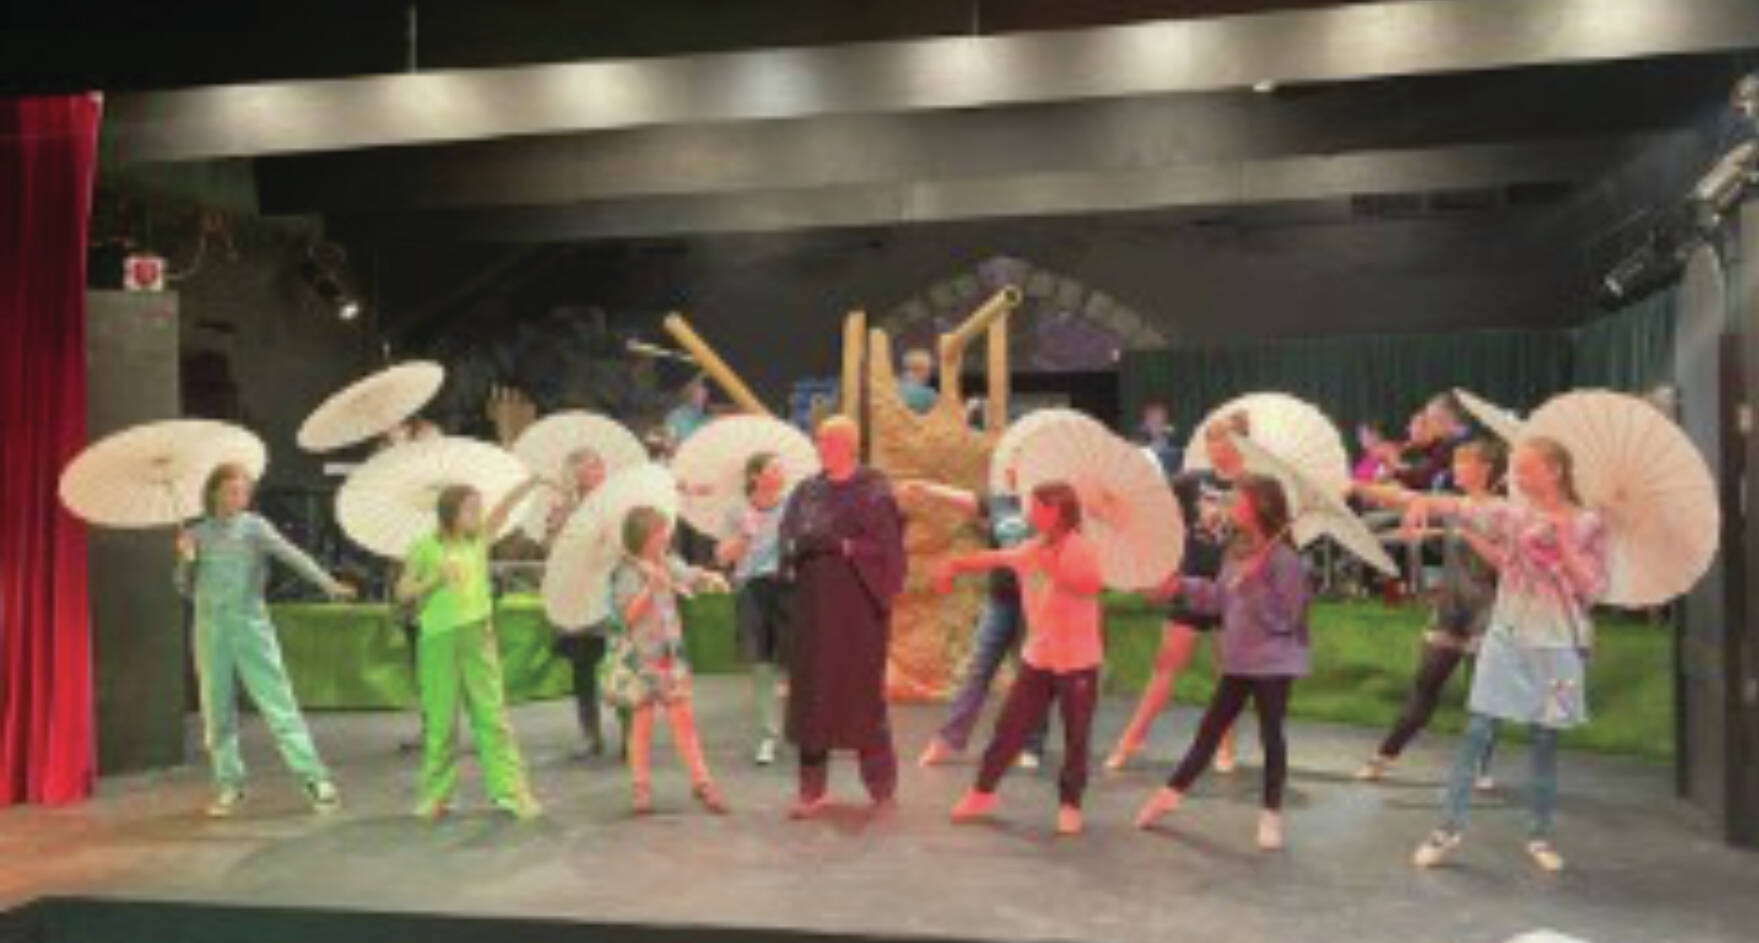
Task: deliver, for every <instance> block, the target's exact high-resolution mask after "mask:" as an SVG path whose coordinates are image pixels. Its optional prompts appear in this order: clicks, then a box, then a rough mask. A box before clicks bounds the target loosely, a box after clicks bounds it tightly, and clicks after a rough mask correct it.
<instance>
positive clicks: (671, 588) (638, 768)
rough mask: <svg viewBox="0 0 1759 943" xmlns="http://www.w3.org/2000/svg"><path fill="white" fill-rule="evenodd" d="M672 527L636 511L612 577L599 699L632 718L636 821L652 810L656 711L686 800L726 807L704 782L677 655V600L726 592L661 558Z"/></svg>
mask: <svg viewBox="0 0 1759 943" xmlns="http://www.w3.org/2000/svg"><path fill="white" fill-rule="evenodd" d="M671 539H672V525H671V523H670V522H669V521H668V520H667V518H666V516H665V515H664V514H663V513H661V512H660V511H659V510H658V509H656V508H652V507H645V506H644V507H637V508H634V509H632V510H630V512H629V514H628V516H627V517H625V518H624V519H623V549H624V551H625V556H624V558H623V560H622V562H621V563H619V564H617V568H616V569H615V570H613V571H612V572H611V612H612V619H613V621H614V622H615V623H616V625H615V627H614V629H613V633H614V634H613V636H612V639H611V653H610V656H609V657H610V660H611V670H610V676H609V677H608V678H607V679H606V681H605V699H606V700H607V701H609V702H610V703H611V704H612V705H613V706H616V707H618V708H621V709H624V710H628V711H630V712H631V717H630V728H629V778H630V782H631V786H632V787H633V799H632V806H633V808H634V810H635V811H636V812H637V813H646V812H649V811H652V809H653V794H652V790H651V789H650V788H649V785H648V750H649V747H650V746H651V744H652V742H653V724H654V712H655V710H664V711H665V713H666V716H667V718H668V719H669V720H670V721H671V724H672V742H673V743H675V744H677V747H678V753H679V755H680V756H681V757H683V759H684V763H685V765H686V766H687V767H689V769H690V780H691V783H692V784H693V788H692V790H691V792H692V794H693V795H695V796H696V798H697V801H699V802H701V803H702V804H703V806H704V807H705V808H707V809H708V810H709V811H711V812H715V813H717V814H720V813H725V812H726V811H727V805H726V802H725V800H723V799H722V798H721V793H720V790H719V789H717V788H715V784H714V781H713V780H712V779H711V778H710V777H709V771H708V763H707V762H706V761H705V760H704V759H703V756H702V744H701V743H700V742H699V741H698V740H697V736H696V720H695V717H694V716H693V715H692V713H691V710H690V662H689V660H688V659H687V658H686V657H685V651H684V624H683V621H682V620H681V619H680V618H679V615H678V595H679V594H680V593H683V594H685V595H688V594H689V592H690V589H691V588H693V587H695V588H702V589H712V590H714V591H717V592H726V591H727V583H726V581H725V580H723V579H722V578H721V577H720V576H719V575H718V574H715V573H712V572H709V571H706V570H701V569H697V568H696V567H691V566H686V565H685V564H684V562H683V561H682V560H679V559H678V558H677V557H675V556H672V555H671V554H669V553H668V552H667V547H668V545H669V544H670V543H671Z"/></svg>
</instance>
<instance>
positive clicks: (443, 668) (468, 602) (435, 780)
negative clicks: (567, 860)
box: [397, 478, 542, 819]
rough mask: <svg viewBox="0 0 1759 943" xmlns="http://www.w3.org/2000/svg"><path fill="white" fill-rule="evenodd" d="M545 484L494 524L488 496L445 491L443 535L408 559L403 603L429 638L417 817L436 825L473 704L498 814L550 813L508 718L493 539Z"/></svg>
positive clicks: (513, 497)
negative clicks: (534, 789)
mask: <svg viewBox="0 0 1759 943" xmlns="http://www.w3.org/2000/svg"><path fill="white" fill-rule="evenodd" d="M537 484H538V479H535V478H534V479H532V480H531V481H529V482H527V483H526V484H524V485H522V486H520V487H518V488H515V489H514V490H513V491H512V492H511V493H510V494H508V495H507V497H506V498H504V499H502V501H501V503H500V504H499V505H498V506H496V508H495V509H494V510H493V511H492V512H490V513H489V514H488V516H487V517H486V518H485V517H484V516H483V511H482V496H481V495H480V494H479V493H478V492H477V490H476V489H475V488H472V487H470V486H469V485H453V486H452V487H449V488H447V489H446V490H444V491H442V492H440V499H439V502H438V504H437V506H436V508H435V510H436V512H437V515H438V517H439V527H438V529H436V530H435V531H434V532H433V533H431V534H429V535H427V536H425V537H423V538H421V539H420V540H418V541H416V542H415V545H414V546H412V547H410V548H409V554H408V556H407V557H406V558H405V560H404V566H403V577H402V579H400V580H399V581H398V583H397V596H398V598H399V599H400V600H402V601H404V602H412V603H416V604H417V605H418V607H419V613H420V617H419V618H420V622H421V640H420V642H419V643H418V644H417V650H416V665H417V675H418V684H419V687H420V691H421V709H422V727H423V731H422V741H423V742H422V761H421V787H420V791H421V798H420V800H419V801H418V802H417V803H416V807H415V814H416V815H417V816H418V817H420V818H424V819H437V818H439V817H440V816H442V815H444V814H445V813H446V810H447V808H448V806H449V804H450V803H451V801H452V793H453V792H454V791H455V790H456V789H457V787H458V748H457V742H456V736H455V733H456V730H455V725H456V724H457V720H458V701H459V699H460V698H462V699H463V701H464V710H465V713H466V714H467V715H468V716H469V718H470V730H471V734H472V736H473V738H474V739H475V741H476V750H477V759H478V762H479V763H480V764H481V766H482V772H483V785H484V787H485V788H486V789H487V790H488V793H489V799H490V800H491V801H492V802H494V804H495V805H496V807H498V808H500V809H501V810H503V811H505V812H508V813H510V814H511V815H513V816H514V817H516V818H521V819H529V818H534V817H536V816H537V815H538V814H540V813H541V811H542V809H541V808H540V807H539V806H538V803H537V799H536V798H534V797H533V796H532V794H531V787H530V785H529V784H528V783H527V781H526V778H525V764H524V762H523V761H522V760H521V759H520V757H519V744H518V743H517V742H516V741H515V740H514V737H513V726H512V724H511V723H509V721H508V719H507V701H506V693H505V691H504V690H503V687H502V684H501V659H500V655H499V653H498V651H497V649H496V644H495V629H494V624H493V622H492V621H491V616H492V615H493V601H492V599H491V598H490V587H489V538H488V537H487V536H486V535H490V534H497V533H500V530H501V525H502V524H503V523H505V522H506V519H507V516H508V514H510V513H511V512H512V510H513V508H515V507H517V506H518V504H519V502H520V500H521V499H523V498H524V497H525V495H526V494H527V493H528V492H530V491H531V489H532V488H533V487H534V486H536V485H537Z"/></svg>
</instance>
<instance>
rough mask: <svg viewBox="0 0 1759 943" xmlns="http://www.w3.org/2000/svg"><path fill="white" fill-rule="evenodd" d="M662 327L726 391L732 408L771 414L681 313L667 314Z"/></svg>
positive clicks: (706, 374)
mask: <svg viewBox="0 0 1759 943" xmlns="http://www.w3.org/2000/svg"><path fill="white" fill-rule="evenodd" d="M664 325H665V328H666V333H668V334H670V335H672V337H673V339H674V340H676V341H677V342H678V346H680V347H682V348H684V349H685V350H687V351H689V352H690V356H691V357H693V358H695V359H696V363H697V365H698V366H700V367H702V372H703V374H704V375H705V376H707V377H708V378H709V379H710V380H713V381H714V382H715V383H716V384H717V385H719V386H720V388H721V389H722V390H724V391H726V394H727V397H728V398H729V399H731V400H732V401H733V404H734V405H736V406H738V407H739V408H740V409H743V410H745V411H746V412H748V413H756V414H758V415H760V416H772V415H774V414H773V413H771V412H770V411H769V408H768V407H766V406H764V404H763V401H762V400H760V399H758V398H757V396H756V395H755V394H753V393H752V392H751V388H750V387H748V386H746V385H745V381H744V380H741V379H739V374H737V373H734V372H733V368H732V367H729V366H727V362H726V361H725V360H722V359H721V355H720V354H717V353H715V349H714V348H713V347H710V346H709V345H708V342H707V341H705V340H703V339H702V338H701V337H700V336H699V335H698V334H697V333H696V331H695V330H693V329H692V328H691V327H690V322H689V321H686V320H684V316H683V315H682V314H678V313H676V312H674V313H672V314H668V315H666V320H665V321H664Z"/></svg>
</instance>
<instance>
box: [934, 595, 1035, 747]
mask: <svg viewBox="0 0 1759 943" xmlns="http://www.w3.org/2000/svg"><path fill="white" fill-rule="evenodd" d="M1025 632H1026V613H1025V611H1024V610H1022V609H1021V608H1020V605H1019V604H1018V603H997V602H996V601H995V600H994V599H988V600H985V602H984V604H983V612H982V613H981V614H980V615H979V616H978V617H977V642H976V645H975V646H974V648H973V649H972V652H971V667H970V668H969V669H968V670H967V671H966V673H965V680H964V681H963V682H961V683H960V685H959V690H957V691H955V692H954V693H953V699H952V701H951V702H950V703H949V704H948V706H947V723H946V725H945V726H943V727H941V734H940V736H941V740H942V742H944V743H946V745H947V746H950V747H952V748H953V749H955V750H963V749H965V745H966V744H967V743H969V742H971V730H972V728H973V727H976V726H977V717H978V715H979V714H981V713H983V701H984V699H985V698H987V697H989V689H990V684H991V682H993V681H995V677H996V672H997V671H999V670H1001V667H1002V659H1004V658H1006V657H1008V653H1009V652H1010V651H1012V650H1013V648H1014V646H1015V644H1017V643H1018V642H1019V641H1020V637H1021V636H1022V635H1024V634H1025ZM1048 723H1049V721H1048V718H1047V719H1046V720H1043V721H1040V722H1039V723H1038V725H1037V726H1036V727H1035V728H1034V729H1033V731H1032V733H1031V734H1029V735H1028V736H1027V738H1026V752H1028V753H1031V754H1033V755H1034V756H1037V755H1040V754H1042V753H1044V734H1045V728H1046V727H1047V726H1048Z"/></svg>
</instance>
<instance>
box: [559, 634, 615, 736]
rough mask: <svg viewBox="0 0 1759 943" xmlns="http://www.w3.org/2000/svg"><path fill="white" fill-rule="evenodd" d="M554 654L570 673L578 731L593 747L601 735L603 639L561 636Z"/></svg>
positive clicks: (587, 635)
mask: <svg viewBox="0 0 1759 943" xmlns="http://www.w3.org/2000/svg"><path fill="white" fill-rule="evenodd" d="M556 651H557V652H558V653H560V654H561V655H562V656H563V657H565V658H567V659H568V665H569V667H570V668H572V669H573V670H574V715H575V716H576V717H577V718H579V720H580V732H581V733H583V734H585V735H586V739H587V742H588V743H590V744H592V745H593V746H595V747H597V746H599V745H601V744H603V743H604V736H605V735H604V731H603V728H602V727H601V726H600V723H599V662H601V661H603V660H604V657H605V637H604V636H603V635H600V634H599V633H597V632H581V633H575V634H571V635H566V636H562V637H561V638H560V639H559V640H558V641H557V643H556Z"/></svg>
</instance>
